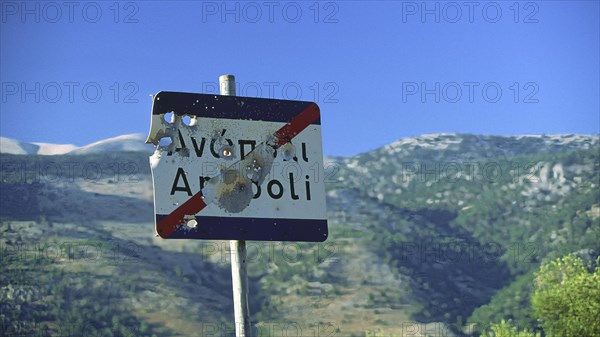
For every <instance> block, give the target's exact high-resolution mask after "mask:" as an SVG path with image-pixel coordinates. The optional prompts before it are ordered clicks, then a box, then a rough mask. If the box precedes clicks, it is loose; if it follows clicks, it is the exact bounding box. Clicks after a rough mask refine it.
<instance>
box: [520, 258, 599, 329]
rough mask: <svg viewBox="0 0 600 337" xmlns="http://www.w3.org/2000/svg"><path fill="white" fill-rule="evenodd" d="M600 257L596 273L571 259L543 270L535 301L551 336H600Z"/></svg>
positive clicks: (533, 297) (536, 282) (546, 265)
mask: <svg viewBox="0 0 600 337" xmlns="http://www.w3.org/2000/svg"><path fill="white" fill-rule="evenodd" d="M599 264H600V257H599V258H597V259H596V263H595V266H594V267H593V270H592V271H588V267H586V265H585V263H584V261H583V260H582V259H581V258H579V257H576V256H573V255H568V256H565V257H563V258H561V259H557V260H554V261H551V262H550V263H546V264H544V265H542V266H541V268H540V271H539V272H538V273H537V276H536V279H535V285H536V289H535V291H534V293H533V296H532V298H531V303H532V308H533V312H534V315H535V316H536V317H537V318H538V319H539V321H540V323H541V326H542V328H543V329H544V331H545V333H546V335H547V336H561V337H592V336H600V320H599V319H598V317H600V270H599V268H598V265H599Z"/></svg>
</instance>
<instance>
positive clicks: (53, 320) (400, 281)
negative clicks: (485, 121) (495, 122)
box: [0, 134, 600, 336]
mask: <svg viewBox="0 0 600 337" xmlns="http://www.w3.org/2000/svg"><path fill="white" fill-rule="evenodd" d="M0 162H1V177H0V178H1V179H0V233H1V236H0V248H1V256H0V262H1V266H2V273H1V276H0V301H1V303H0V305H1V308H2V311H1V314H0V320H1V321H0V323H1V326H2V328H1V329H2V331H1V334H2V335H8V336H17V335H19V334H21V335H34V334H33V333H36V334H37V335H40V336H56V335H60V333H61V332H64V331H65V329H71V330H72V331H75V332H74V335H77V334H78V333H77V331H79V332H81V331H86V332H88V333H89V335H93V336H113V335H114V336H153V335H155V336H204V335H211V334H212V335H215V336H229V335H232V334H233V335H234V331H235V330H234V326H233V323H231V319H232V317H233V309H232V303H231V302H232V300H231V281H230V269H229V268H230V267H229V258H230V257H229V252H228V247H229V246H228V243H227V242H219V241H182V240H162V239H160V238H157V237H155V236H154V228H153V227H154V223H153V206H152V180H151V175H150V170H149V165H148V158H147V155H146V154H141V153H135V152H130V153H114V154H95V155H85V156H73V155H71V156H69V155H62V156H21V155H7V154H1V155H0ZM323 178H324V179H326V184H327V190H328V193H327V207H328V218H329V226H330V235H329V239H328V240H327V241H326V242H324V243H319V244H312V243H291V242H288V243H280V242H251V243H249V256H248V259H249V273H250V283H251V296H250V297H251V312H252V321H253V323H254V324H255V326H256V334H257V335H261V336H365V335H368V336H395V335H403V334H404V335H410V334H412V335H415V331H418V333H420V334H421V335H423V336H425V335H428V334H429V335H436V336H439V335H451V334H456V335H461V334H464V335H475V336H478V331H480V330H481V329H482V328H485V327H487V326H489V324H490V323H492V322H500V320H502V319H512V321H513V322H517V323H518V324H519V326H521V327H528V328H530V329H534V328H538V326H537V324H538V323H537V322H536V321H535V320H534V319H533V316H532V315H531V310H530V295H531V291H532V289H533V273H534V272H535V271H536V270H537V269H538V268H539V265H540V263H541V262H543V261H548V260H550V259H555V258H557V257H561V256H564V255H567V254H569V253H572V252H578V254H587V255H589V256H590V258H592V257H595V256H598V255H599V252H600V189H599V188H598V186H599V185H600V181H599V178H600V144H599V142H598V137H597V136H576V135H563V136H529V137H496V136H475V135H455V134H448V135H445V134H443V135H431V136H422V137H417V138H409V139H404V140H400V141H398V142H395V143H393V144H390V145H387V146H384V147H382V148H379V149H376V150H374V151H371V152H368V153H364V154H360V155H357V156H353V157H349V158H330V159H329V161H328V162H327V163H326V165H325V172H324V175H323ZM77 329H79V330H77Z"/></svg>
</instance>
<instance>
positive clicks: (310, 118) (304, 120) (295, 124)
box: [273, 103, 320, 147]
mask: <svg viewBox="0 0 600 337" xmlns="http://www.w3.org/2000/svg"><path fill="white" fill-rule="evenodd" d="M319 115H320V113H319V107H318V106H317V105H316V104H315V103H311V104H310V105H309V106H308V107H307V108H306V109H304V111H302V112H301V113H300V114H298V115H297V116H296V117H294V119H292V121H291V122H289V123H287V124H286V125H284V126H283V127H282V128H281V129H279V130H277V131H276V132H275V133H274V134H273V136H275V137H276V138H277V144H275V146H276V147H280V146H282V145H283V144H285V143H287V142H289V141H290V140H292V138H294V137H296V136H297V135H298V134H299V133H300V132H302V130H304V129H306V128H307V127H308V126H309V125H310V124H312V122H314V121H316V120H317V119H318V118H319Z"/></svg>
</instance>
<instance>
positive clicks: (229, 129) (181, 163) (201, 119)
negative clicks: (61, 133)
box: [147, 92, 327, 241]
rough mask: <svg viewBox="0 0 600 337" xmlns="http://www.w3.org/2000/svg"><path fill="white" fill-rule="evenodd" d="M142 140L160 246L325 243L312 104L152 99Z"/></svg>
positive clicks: (179, 96)
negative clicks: (149, 150)
mask: <svg viewBox="0 0 600 337" xmlns="http://www.w3.org/2000/svg"><path fill="white" fill-rule="evenodd" d="M168 113H171V115H172V116H170V118H168V119H169V120H168V121H167V120H166V119H165V116H166V115H167V114H168ZM161 139H163V140H167V141H169V142H170V144H168V145H167V144H162V145H161ZM147 142H150V143H155V144H158V146H157V149H156V151H155V153H154V154H153V155H152V156H151V157H150V164H151V168H152V175H153V181H154V208H155V216H156V228H157V232H158V234H159V235H160V236H162V237H163V238H191V239H227V240H282V241H324V240H325V239H326V238H327V220H326V208H325V183H324V174H323V152H322V143H321V125H320V114H319V108H318V106H317V105H316V104H315V103H311V102H300V101H282V100H271V99H259V98H247V97H235V96H219V95H203V94H188V93H171V92H160V93H158V94H157V95H156V96H155V97H154V104H153V111H152V125H151V131H150V135H149V137H148V141H147Z"/></svg>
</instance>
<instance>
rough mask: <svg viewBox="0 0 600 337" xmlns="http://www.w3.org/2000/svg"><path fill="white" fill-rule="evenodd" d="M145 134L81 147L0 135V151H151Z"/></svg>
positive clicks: (83, 152) (39, 152)
mask: <svg viewBox="0 0 600 337" xmlns="http://www.w3.org/2000/svg"><path fill="white" fill-rule="evenodd" d="M145 141H146V136H144V135H142V134H137V133H136V134H129V135H122V136H118V137H113V138H108V139H105V140H101V141H97V142H94V143H92V144H88V145H85V146H82V147H78V146H75V145H72V144H49V143H26V142H21V141H18V140H16V139H11V138H6V137H0V153H5V154H25V155H46V156H53V155H64V154H68V155H82V154H92V153H108V152H122V151H124V152H126V151H132V152H146V153H151V152H152V151H153V146H152V145H148V144H145Z"/></svg>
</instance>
